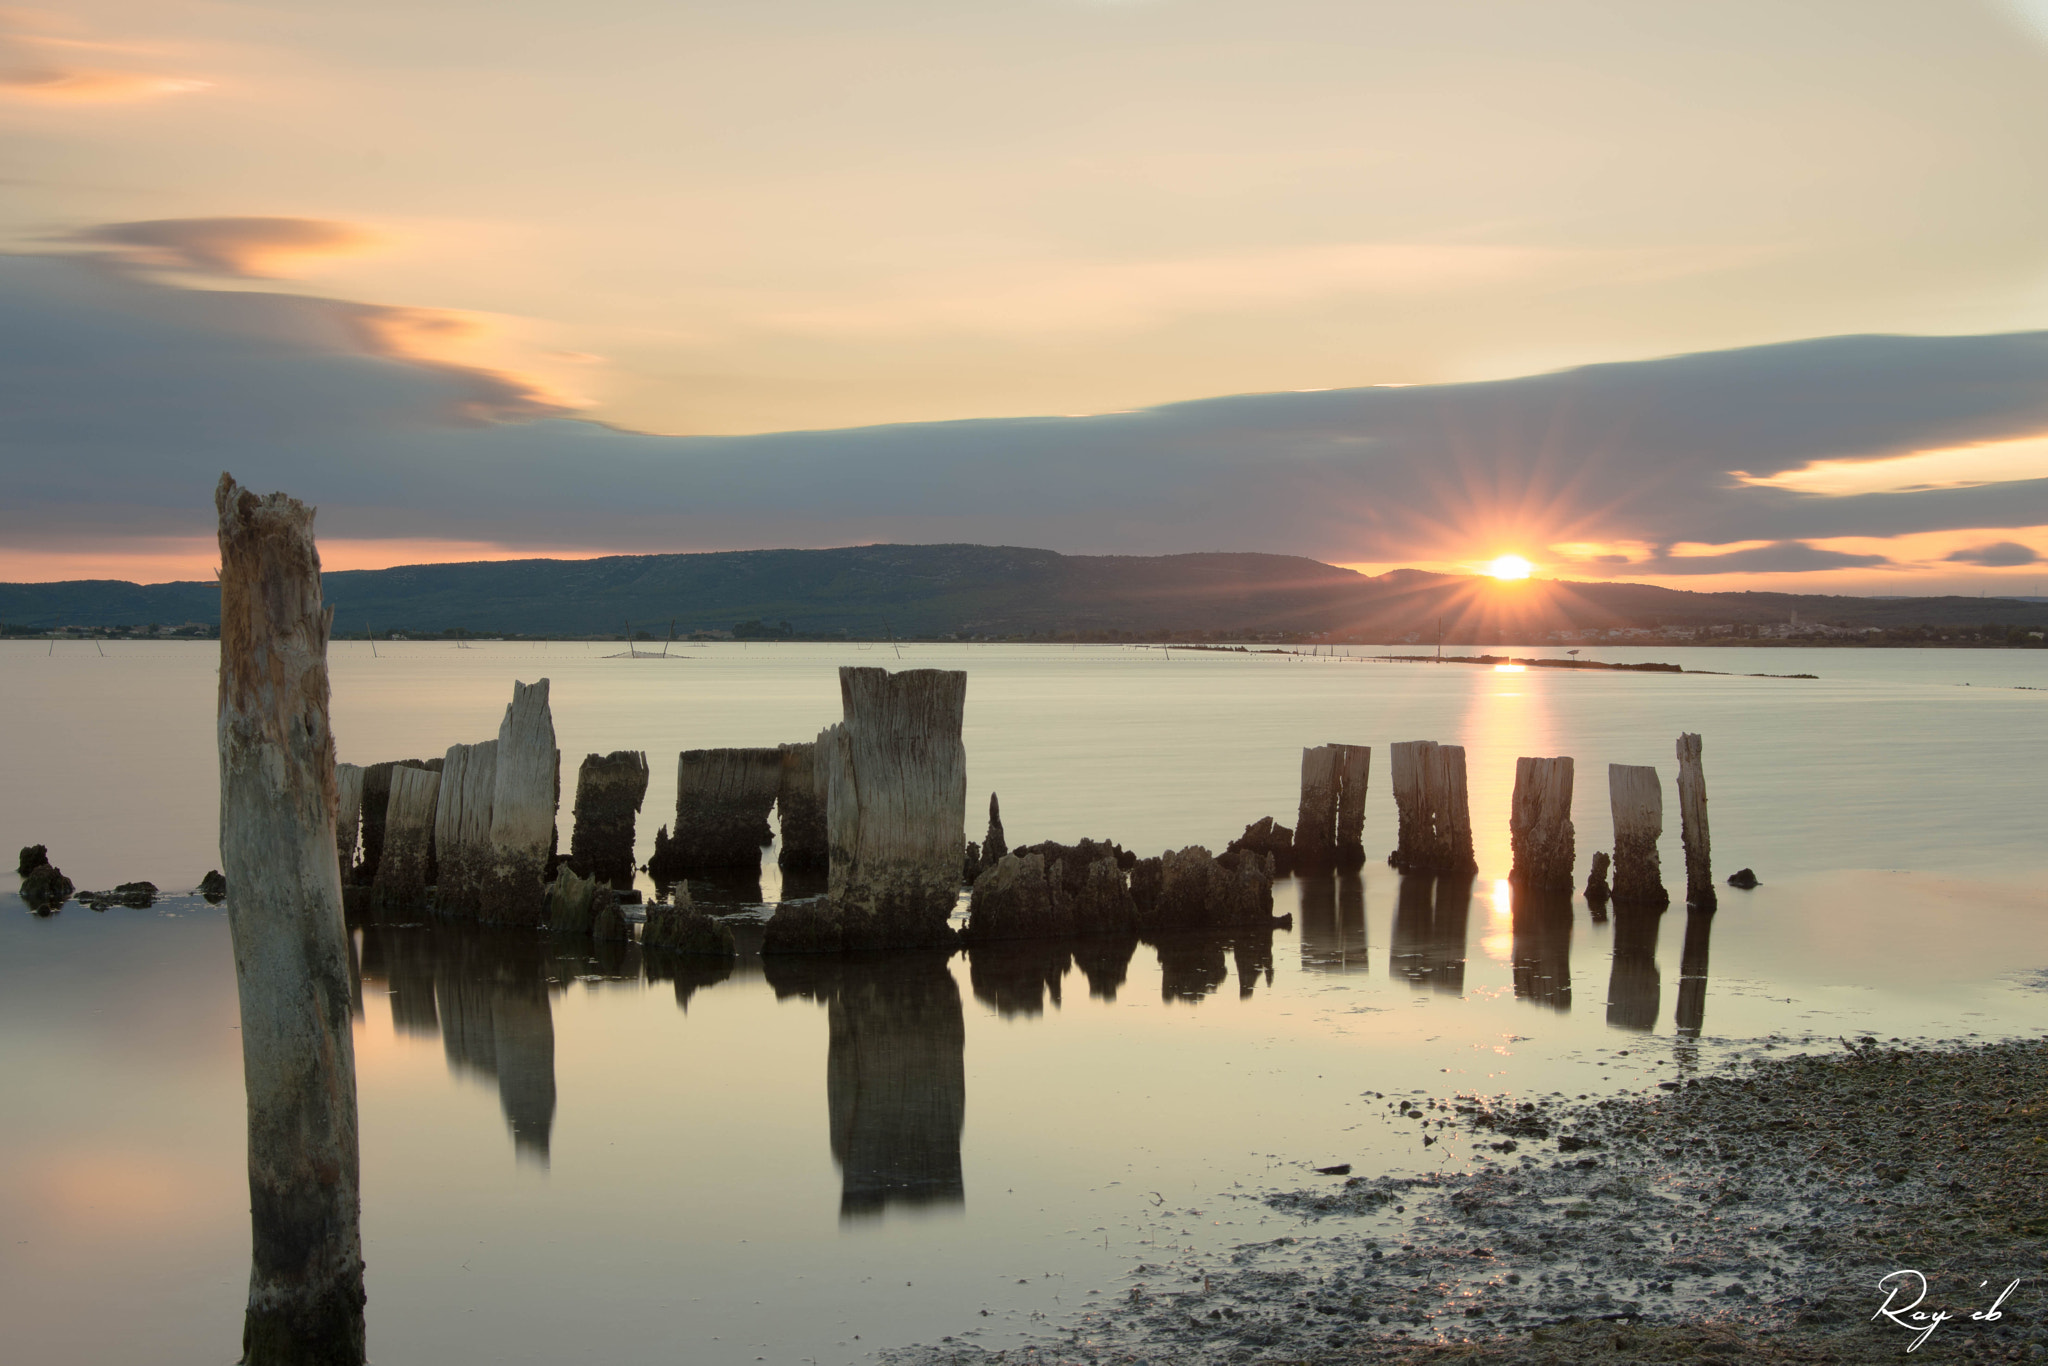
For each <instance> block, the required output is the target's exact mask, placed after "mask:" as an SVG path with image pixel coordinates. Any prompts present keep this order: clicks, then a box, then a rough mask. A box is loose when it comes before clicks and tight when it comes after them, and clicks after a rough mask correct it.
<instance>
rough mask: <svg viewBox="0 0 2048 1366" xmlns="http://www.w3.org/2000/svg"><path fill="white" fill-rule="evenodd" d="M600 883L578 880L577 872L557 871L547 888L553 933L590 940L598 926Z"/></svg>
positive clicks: (594, 879)
mask: <svg viewBox="0 0 2048 1366" xmlns="http://www.w3.org/2000/svg"><path fill="white" fill-rule="evenodd" d="M597 886H598V883H597V879H596V878H588V877H578V876H577V875H576V870H575V869H574V868H566V867H565V868H559V869H556V870H555V880H554V881H553V882H551V883H549V884H548V893H547V914H548V930H549V932H550V933H553V934H559V935H568V936H575V937H579V938H581V937H588V936H589V934H590V932H591V928H592V926H593V925H594V923H595V901H596V897H597Z"/></svg>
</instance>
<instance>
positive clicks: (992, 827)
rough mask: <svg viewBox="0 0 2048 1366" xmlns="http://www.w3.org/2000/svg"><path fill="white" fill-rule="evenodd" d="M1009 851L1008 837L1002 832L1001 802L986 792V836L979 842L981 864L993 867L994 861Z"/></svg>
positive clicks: (992, 794)
mask: <svg viewBox="0 0 2048 1366" xmlns="http://www.w3.org/2000/svg"><path fill="white" fill-rule="evenodd" d="M1009 852H1010V842H1009V837H1008V836H1007V835H1005V834H1004V833H1003V807H1002V803H1000V802H998V801H997V800H996V794H995V793H993V792H991V793H989V794H988V838H987V839H984V840H983V841H982V842H981V866H982V867H984V868H993V867H995V866H996V861H997V860H998V859H1000V858H1002V856H1003V855H1005V854H1007V853H1009Z"/></svg>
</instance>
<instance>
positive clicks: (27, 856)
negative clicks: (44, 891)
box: [14, 844, 50, 877]
mask: <svg viewBox="0 0 2048 1366" xmlns="http://www.w3.org/2000/svg"><path fill="white" fill-rule="evenodd" d="M49 866H50V851H49V849H48V848H47V847H46V846H44V845H40V844H31V845H29V846H28V847H26V848H25V849H23V850H22V851H21V859H20V866H19V867H17V868H16V869H15V870H14V871H15V873H16V874H17V875H18V876H20V877H27V876H28V875H29V874H30V873H33V872H34V871H35V870H36V869H38V868H47V867H49Z"/></svg>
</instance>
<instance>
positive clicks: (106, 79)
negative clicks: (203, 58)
mask: <svg viewBox="0 0 2048 1366" xmlns="http://www.w3.org/2000/svg"><path fill="white" fill-rule="evenodd" d="M211 84H212V82H210V81H195V80H190V79H187V78H185V77H179V76H156V75H151V74H150V73H148V72H145V71H112V70H104V69H94V68H90V67H30V68H27V69H17V70H13V71H0V96H4V97H6V98H8V99H16V100H35V101H40V102H45V103H49V104H128V103H131V102H133V101H135V100H153V99H160V98H162V97H163V96H165V95H189V94H191V93H192V92H194V91H196V90H204V89H206V88H207V87H208V86H210V85H211Z"/></svg>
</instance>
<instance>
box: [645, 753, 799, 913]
mask: <svg viewBox="0 0 2048 1366" xmlns="http://www.w3.org/2000/svg"><path fill="white" fill-rule="evenodd" d="M781 790H782V751H781V750H780V749H686V750H684V751H683V752H682V753H681V754H679V755H677V756H676V821H675V825H674V827H673V831H674V833H673V834H671V835H670V837H669V838H668V840H667V841H665V842H661V843H658V844H657V848H656V852H657V855H658V857H657V858H655V859H650V860H649V861H648V871H649V872H650V873H652V874H653V875H654V878H655V880H656V881H658V882H673V881H675V880H676V879H678V878H681V877H684V876H686V875H687V874H690V873H698V872H707V873H708V872H723V871H728V870H733V869H741V870H749V871H750V870H753V869H756V868H759V867H760V866H761V846H762V845H764V844H767V843H768V842H769V841H770V840H772V839H773V838H774V832H773V831H772V830H770V829H769V828H768V813H769V812H770V811H772V810H774V809H775V798H776V796H777V794H778V793H780V792H781Z"/></svg>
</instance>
